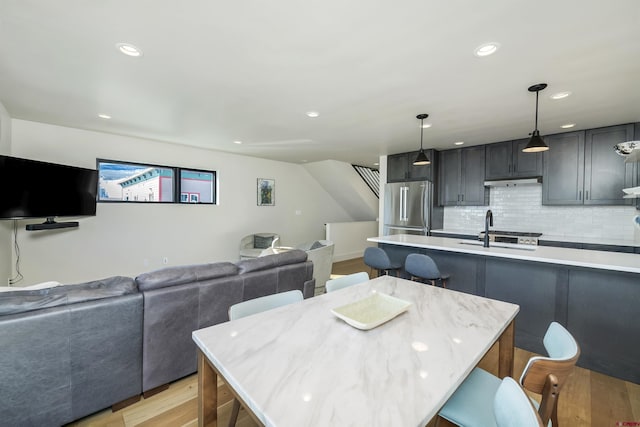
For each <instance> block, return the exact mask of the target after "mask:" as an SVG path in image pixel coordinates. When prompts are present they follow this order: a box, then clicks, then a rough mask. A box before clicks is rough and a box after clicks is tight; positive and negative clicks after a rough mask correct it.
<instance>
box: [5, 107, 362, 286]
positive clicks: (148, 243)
mask: <svg viewBox="0 0 640 427" xmlns="http://www.w3.org/2000/svg"><path fill="white" fill-rule="evenodd" d="M11 155H13V156H16V157H25V158H30V159H35V160H43V161H51V162H57V163H63V164H70V165H74V166H80V167H89V168H95V163H96V158H105V159H112V160H123V161H132V162H140V163H155V164H161V165H170V166H182V167H193V168H197V169H211V170H216V171H217V172H218V179H219V199H218V200H219V203H220V204H219V205H218V206H211V205H159V204H127V203H99V204H98V208H97V215H96V216H95V217H85V218H80V219H78V220H79V221H80V227H79V228H70V229H59V230H49V231H25V229H24V225H25V224H26V223H37V222H42V220H38V221H33V220H32V221H19V224H20V225H19V232H18V243H19V245H20V267H21V271H22V274H23V275H24V276H25V279H24V281H23V282H22V283H20V285H21V286H24V285H29V284H33V283H37V282H41V281H46V280H57V281H60V282H63V283H76V282H80V281H84V280H91V279H97V278H103V277H108V276H111V275H125V276H132V277H133V276H136V275H137V274H139V273H142V272H144V271H149V270H154V269H158V268H162V267H165V265H163V264H162V260H163V258H165V257H166V258H168V264H167V266H170V265H182V264H192V263H205V262H215V261H235V260H236V259H237V256H238V244H239V242H240V239H241V238H242V237H243V236H244V235H246V234H250V233H253V232H265V231H273V232H277V233H279V234H280V235H281V244H282V245H283V246H286V245H295V244H298V243H301V242H307V241H311V240H317V239H323V238H324V237H325V230H324V224H325V223H328V222H345V221H352V220H353V218H351V217H350V216H349V215H348V213H347V212H345V210H344V209H343V208H342V207H341V206H340V205H339V204H338V203H337V202H336V201H335V200H334V199H333V198H332V197H331V196H330V195H329V194H328V193H327V192H326V191H325V190H324V189H323V188H322V187H321V186H320V185H319V184H318V183H317V182H316V181H315V180H314V179H313V178H312V177H311V176H310V175H309V173H308V172H307V171H306V170H305V168H304V167H302V166H300V165H296V164H291V163H284V162H276V161H271V160H264V159H258V158H253V157H247V156H239V155H234V154H229V153H223V152H217V151H210V150H203V149H198V148H189V147H184V146H180V145H175V144H168V143H161V142H156V141H150V140H145V139H140V138H130V137H124V136H118V135H112V134H105V133H98V132H90V131H85V130H79V129H72V128H64V127H59V126H53V125H48V124H42V123H35V122H28V121H23V120H16V119H13V121H12V144H11ZM257 178H273V179H275V204H276V205H275V206H257V203H256V197H257V196H256V180H257ZM296 211H300V215H297V214H296ZM63 220H65V219H60V221H63ZM74 220H75V219H74ZM2 247H4V248H7V249H11V250H12V246H11V243H10V242H7V241H6V240H5V241H3V244H2ZM12 252H13V251H12ZM12 256H13V257H15V254H13V255H12ZM0 271H1V270H0ZM3 280H4V279H3Z"/></svg>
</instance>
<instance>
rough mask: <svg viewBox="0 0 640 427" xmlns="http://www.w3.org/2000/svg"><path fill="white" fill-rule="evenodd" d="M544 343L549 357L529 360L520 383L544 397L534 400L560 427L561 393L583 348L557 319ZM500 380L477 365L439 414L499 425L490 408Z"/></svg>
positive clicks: (464, 422)
mask: <svg viewBox="0 0 640 427" xmlns="http://www.w3.org/2000/svg"><path fill="white" fill-rule="evenodd" d="M543 344H544V347H545V349H546V350H547V353H548V354H549V356H548V357H544V356H535V357H532V358H531V359H529V361H528V362H527V365H526V366H525V368H524V371H523V372H522V376H521V377H520V384H521V385H522V386H523V387H524V388H525V389H526V390H528V391H530V392H532V393H536V394H539V395H541V396H542V398H541V400H540V403H538V401H537V400H534V399H532V403H533V405H534V406H535V407H536V409H537V410H538V414H539V415H540V419H541V420H542V424H543V425H545V426H546V425H552V426H553V427H558V395H559V393H560V390H561V388H562V386H563V385H564V383H565V382H566V380H567V377H568V376H569V374H570V373H571V371H572V370H573V367H574V366H575V364H576V362H577V360H578V357H580V347H579V346H578V343H577V342H576V340H575V339H574V338H573V336H572V335H571V334H570V333H569V331H567V330H566V329H565V328H564V327H563V326H562V325H560V324H559V323H557V322H551V324H550V325H549V327H548V328H547V332H546V333H545V335H544V338H543ZM500 383H501V380H500V378H498V377H496V376H494V375H493V374H490V373H489V372H487V371H485V370H483V369H481V368H475V369H474V370H473V371H471V373H470V374H469V376H468V377H467V378H466V379H465V380H464V382H463V383H462V384H461V385H460V387H458V389H457V390H456V391H455V393H454V394H453V396H451V398H449V400H448V401H447V403H445V405H444V406H443V407H442V409H441V410H440V413H439V414H438V415H439V416H440V417H442V418H444V419H446V420H448V421H450V422H452V423H454V424H456V425H458V426H464V427H491V426H495V425H497V424H496V418H495V414H494V413H493V411H492V410H491V408H492V405H493V399H494V396H495V395H496V392H497V390H498V387H500ZM549 421H551V423H549Z"/></svg>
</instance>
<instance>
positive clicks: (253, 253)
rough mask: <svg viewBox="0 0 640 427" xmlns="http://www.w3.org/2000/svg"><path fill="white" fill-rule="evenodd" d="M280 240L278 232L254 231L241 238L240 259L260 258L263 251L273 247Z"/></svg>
mask: <svg viewBox="0 0 640 427" xmlns="http://www.w3.org/2000/svg"><path fill="white" fill-rule="evenodd" d="M279 242H280V235H279V234H276V233H253V234H248V235H246V236H244V237H243V238H242V240H240V259H250V258H258V257H259V256H260V254H261V253H262V251H264V250H265V249H267V248H273V247H275V246H277V244H278V243H279Z"/></svg>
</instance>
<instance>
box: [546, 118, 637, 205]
mask: <svg viewBox="0 0 640 427" xmlns="http://www.w3.org/2000/svg"><path fill="white" fill-rule="evenodd" d="M632 138H633V124H630V125H619V126H610V127H606V128H599V129H591V130H588V131H578V132H568V133H563V134H558V135H550V136H547V137H544V140H545V142H546V143H547V145H548V146H549V151H545V152H544V153H543V165H544V173H543V179H542V204H543V205H582V204H585V205H631V204H633V201H632V200H631V199H624V198H623V197H622V196H623V194H624V193H623V192H622V189H623V188H626V187H631V186H632V185H633V183H634V181H635V180H634V177H633V173H634V165H633V163H627V164H625V163H624V158H623V157H622V156H619V155H618V154H616V152H615V151H614V149H613V146H614V145H615V144H618V143H619V142H624V141H630V140H631V139H632Z"/></svg>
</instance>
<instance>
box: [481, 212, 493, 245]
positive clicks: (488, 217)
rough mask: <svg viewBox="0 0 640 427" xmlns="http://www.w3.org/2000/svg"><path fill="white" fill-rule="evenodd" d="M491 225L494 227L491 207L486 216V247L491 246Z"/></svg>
mask: <svg viewBox="0 0 640 427" xmlns="http://www.w3.org/2000/svg"><path fill="white" fill-rule="evenodd" d="M489 226H492V227H493V212H491V209H489V210H488V211H487V215H486V216H485V217H484V244H483V245H482V246H484V247H485V248H488V247H489Z"/></svg>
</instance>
